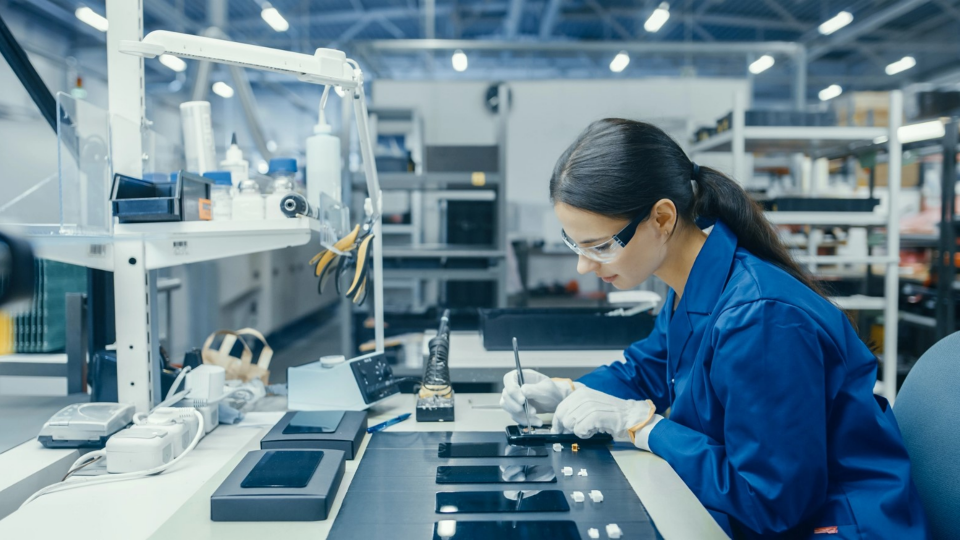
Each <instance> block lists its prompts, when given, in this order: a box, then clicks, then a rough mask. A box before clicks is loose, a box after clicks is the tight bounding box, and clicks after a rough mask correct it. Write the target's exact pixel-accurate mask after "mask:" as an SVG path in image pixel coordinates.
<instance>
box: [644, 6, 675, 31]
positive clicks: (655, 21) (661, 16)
mask: <svg viewBox="0 0 960 540" xmlns="http://www.w3.org/2000/svg"><path fill="white" fill-rule="evenodd" d="M669 18H670V4H668V3H666V2H663V3H662V4H660V6H658V7H657V9H655V10H653V13H651V14H650V18H649V19H647V22H645V23H643V29H644V30H646V31H647V32H650V33H654V32H656V31H658V30H660V29H661V28H663V25H664V24H666V23H667V20H668V19H669Z"/></svg>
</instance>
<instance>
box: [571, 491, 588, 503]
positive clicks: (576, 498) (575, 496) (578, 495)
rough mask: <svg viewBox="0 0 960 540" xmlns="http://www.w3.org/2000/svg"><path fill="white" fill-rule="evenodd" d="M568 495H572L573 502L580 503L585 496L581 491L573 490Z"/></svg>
mask: <svg viewBox="0 0 960 540" xmlns="http://www.w3.org/2000/svg"><path fill="white" fill-rule="evenodd" d="M570 496H571V497H573V502H578V503H582V502H583V501H584V498H585V497H584V496H583V492H582V491H574V492H573V493H571V494H570Z"/></svg>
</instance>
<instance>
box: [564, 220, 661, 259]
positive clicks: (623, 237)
mask: <svg viewBox="0 0 960 540" xmlns="http://www.w3.org/2000/svg"><path fill="white" fill-rule="evenodd" d="M646 218H647V214H640V215H639V216H637V217H635V218H633V220H632V221H631V222H630V223H627V226H626V227H624V228H622V229H620V232H618V233H617V234H615V235H613V237H611V238H610V239H609V240H606V241H604V242H600V243H599V244H593V245H591V246H579V245H577V243H576V242H574V241H573V239H571V238H570V237H569V236H567V231H565V230H563V229H560V236H561V237H563V243H564V244H566V245H567V247H568V248H570V249H572V250H573V252H574V253H576V254H578V255H583V256H584V257H586V258H588V259H590V260H592V261H596V262H598V263H601V264H602V263H609V262H613V261H614V260H616V258H617V257H618V256H619V255H620V252H621V251H623V248H624V247H626V245H627V243H628V242H630V240H631V239H632V238H633V235H634V234H635V233H636V232H637V227H639V226H640V224H641V223H643V220H645V219H646Z"/></svg>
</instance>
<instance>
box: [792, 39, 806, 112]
mask: <svg viewBox="0 0 960 540" xmlns="http://www.w3.org/2000/svg"><path fill="white" fill-rule="evenodd" d="M793 69H794V73H793V103H794V107H795V108H796V109H797V110H798V111H803V110H806V108H807V48H806V47H804V46H803V45H800V46H799V48H798V49H797V51H796V52H795V53H794V54H793Z"/></svg>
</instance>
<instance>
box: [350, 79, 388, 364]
mask: <svg viewBox="0 0 960 540" xmlns="http://www.w3.org/2000/svg"><path fill="white" fill-rule="evenodd" d="M353 109H354V114H355V115H356V120H357V135H358V136H359V137H360V154H361V156H362V157H363V170H364V173H365V174H366V177H367V193H368V195H369V196H370V201H371V202H372V203H373V213H374V218H375V219H374V221H373V234H374V237H373V275H374V280H373V291H374V296H373V313H374V330H373V331H374V339H375V341H376V344H377V352H378V353H382V352H383V218H382V216H381V214H382V211H383V208H382V206H383V205H382V202H381V194H380V179H379V178H378V177H377V166H376V162H375V161H374V157H373V143H372V141H371V140H370V130H369V129H368V126H367V103H366V97H365V95H364V92H363V78H362V77H360V80H359V84H358V85H357V88H356V90H354V92H353Z"/></svg>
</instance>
